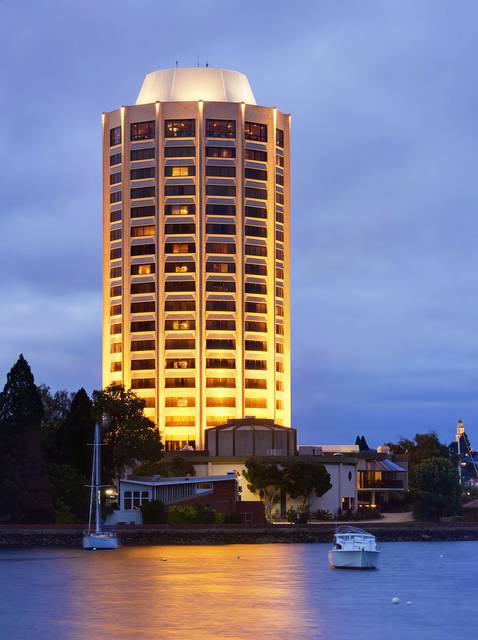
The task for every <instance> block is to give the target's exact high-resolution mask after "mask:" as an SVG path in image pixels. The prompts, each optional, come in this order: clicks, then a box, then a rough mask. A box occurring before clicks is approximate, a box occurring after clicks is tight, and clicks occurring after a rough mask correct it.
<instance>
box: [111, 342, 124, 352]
mask: <svg viewBox="0 0 478 640" xmlns="http://www.w3.org/2000/svg"><path fill="white" fill-rule="evenodd" d="M122 349H123V345H122V344H121V342H113V343H112V345H111V348H110V353H121V351H122Z"/></svg>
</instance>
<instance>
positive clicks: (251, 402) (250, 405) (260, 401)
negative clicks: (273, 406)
mask: <svg viewBox="0 0 478 640" xmlns="http://www.w3.org/2000/svg"><path fill="white" fill-rule="evenodd" d="M245 406H246V409H267V400H266V399H265V398H246V400H245Z"/></svg>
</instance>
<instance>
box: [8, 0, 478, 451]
mask: <svg viewBox="0 0 478 640" xmlns="http://www.w3.org/2000/svg"><path fill="white" fill-rule="evenodd" d="M477 36H478V4H477V3H476V2H474V1H473V0H470V1H468V0H461V1H460V2H459V3H456V2H452V0H441V1H435V0H400V2H396V1H395V0H355V1H354V0H344V1H342V2H337V0H330V1H329V0H315V1H314V2H310V0H307V1H303V0H295V1H294V2H290V1H286V2H283V1H282V0H274V2H272V1H270V0H263V1H262V2H257V1H256V2H252V1H250V0H242V1H241V2H238V1H228V2H225V1H224V0H222V1H219V0H201V2H197V1H196V2H190V1H188V0H186V1H179V0H178V2H175V3H171V2H165V1H164V0H151V1H149V0H129V1H126V0H114V1H111V0H101V2H98V1H96V2H95V1H93V0H89V1H85V0H83V1H82V0H75V1H73V0H61V1H59V0H48V2H44V1H43V2H42V1H41V0H0V53H1V59H2V63H1V66H0V113H1V116H2V124H1V128H0V163H1V164H0V166H1V172H0V194H1V205H0V384H3V381H4V379H5V376H6V373H7V371H8V370H9V369H10V367H11V366H12V364H13V363H14V361H15V360H16V358H17V356H18V354H19V353H24V355H25V357H26V358H27V360H28V361H29V362H30V365H31V367H32V369H33V372H34V374H35V379H36V381H37V383H44V384H47V385H49V386H50V387H51V389H52V390H57V389H68V390H72V391H73V390H76V389H78V388H79V387H81V386H84V387H85V388H86V389H87V390H88V391H91V390H92V389H94V388H98V387H99V386H100V384H101V383H100V377H101V376H100V371H101V367H100V364H101V362H100V358H101V354H100V347H101V237H102V236H101V224H102V222H101V220H102V213H101V113H102V112H103V111H110V110H112V109H116V108H117V107H119V106H120V105H122V104H134V101H135V99H136V96H137V93H138V91H139V89H140V86H141V83H142V80H143V77H144V75H145V74H146V73H148V72H150V71H152V70H155V69H159V68H168V67H173V66H174V65H175V62H176V60H178V61H179V64H180V65H181V66H195V65H197V63H198V60H199V62H200V64H202V65H204V64H205V63H206V62H208V63H209V65H210V66H218V67H225V68H229V69H237V70H240V71H242V72H243V73H245V74H246V75H247V76H248V78H249V81H250V83H251V85H252V88H253V91H254V93H255V95H256V99H257V101H258V103H259V104H262V105H267V106H277V107H278V108H279V109H280V110H281V111H284V112H286V113H288V112H290V113H292V127H293V129H292V141H293V157H292V167H293V168H292V210H291V226H292V256H291V260H292V284H291V301H292V338H293V341H292V365H293V367H292V381H293V383H292V406H293V426H295V427H296V428H297V429H298V430H299V442H301V443H311V444H312V443H313V444H318V443H349V442H351V441H354V440H355V436H356V435H357V434H365V436H366V437H367V439H368V440H369V443H370V444H373V445H377V444H380V443H383V442H386V441H390V440H396V439H398V438H399V437H401V436H406V437H408V436H413V435H414V434H415V433H417V432H425V431H429V430H436V431H437V432H438V434H439V435H440V437H441V439H442V440H444V441H445V442H447V443H448V442H450V441H451V440H452V439H453V437H454V432H455V423H456V420H457V419H458V417H459V416H461V417H462V418H463V421H464V423H465V428H466V430H467V432H468V433H469V435H470V437H471V440H472V443H473V442H474V443H475V447H476V446H478V400H477V391H478V340H477V331H476V328H477V322H478V290H477V273H478V270H477V266H478V264H477V262H478V257H477V251H476V248H477V246H478V242H477V240H478V238H477V234H478V220H477V216H476V211H477V196H478V186H477V180H476V174H477V140H478V118H477V117H476V114H477V112H478V83H477V82H476V42H477Z"/></svg>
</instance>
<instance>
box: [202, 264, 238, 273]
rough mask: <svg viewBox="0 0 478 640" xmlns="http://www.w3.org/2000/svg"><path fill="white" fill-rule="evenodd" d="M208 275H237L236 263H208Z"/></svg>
mask: <svg viewBox="0 0 478 640" xmlns="http://www.w3.org/2000/svg"><path fill="white" fill-rule="evenodd" d="M206 272H208V273H236V263H235V262H206Z"/></svg>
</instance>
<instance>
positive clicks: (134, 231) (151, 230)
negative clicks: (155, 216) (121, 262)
mask: <svg viewBox="0 0 478 640" xmlns="http://www.w3.org/2000/svg"><path fill="white" fill-rule="evenodd" d="M155 231H156V227H155V226H154V224H148V225H139V226H137V227H131V237H132V238H143V237H145V236H154V234H155Z"/></svg>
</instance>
